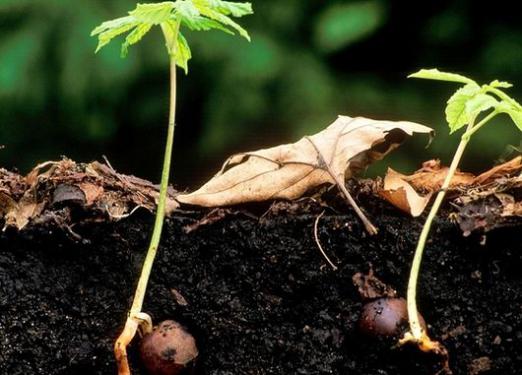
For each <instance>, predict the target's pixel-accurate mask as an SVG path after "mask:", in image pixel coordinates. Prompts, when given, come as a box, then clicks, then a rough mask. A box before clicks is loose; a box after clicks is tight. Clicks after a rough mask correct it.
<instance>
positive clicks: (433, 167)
mask: <svg viewBox="0 0 522 375" xmlns="http://www.w3.org/2000/svg"><path fill="white" fill-rule="evenodd" d="M448 169H449V168H448V167H441V165H440V160H428V161H426V162H424V163H422V168H421V169H419V170H418V171H416V172H415V173H413V174H412V175H410V176H404V177H403V179H404V180H405V181H408V182H409V183H410V184H411V185H412V186H413V187H414V188H415V189H416V190H420V191H426V192H435V191H438V190H439V189H440V188H441V186H442V183H443V182H444V179H445V178H446V175H447V174H448ZM474 179H475V176H474V175H473V174H471V173H464V172H460V171H459V170H457V171H456V172H455V175H454V176H453V178H452V179H451V184H450V187H449V189H450V190H451V189H455V188H456V187H458V186H462V185H470V184H472V183H473V181H474Z"/></svg>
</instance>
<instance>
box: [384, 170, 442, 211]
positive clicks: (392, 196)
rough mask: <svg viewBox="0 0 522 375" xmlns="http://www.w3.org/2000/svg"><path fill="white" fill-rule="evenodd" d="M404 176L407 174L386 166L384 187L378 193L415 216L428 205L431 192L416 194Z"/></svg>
mask: <svg viewBox="0 0 522 375" xmlns="http://www.w3.org/2000/svg"><path fill="white" fill-rule="evenodd" d="M405 177H407V176H405V175H403V174H400V173H398V172H396V171H394V170H393V169H391V168H388V172H386V177H385V178H384V187H383V188H382V190H380V191H379V195H380V196H381V197H383V198H384V199H385V200H387V201H388V202H390V203H391V204H393V205H394V206H395V207H397V208H398V209H400V210H401V211H404V212H406V213H407V214H410V215H411V216H413V217H417V216H419V215H420V214H422V212H423V211H424V209H425V208H426V206H427V205H428V202H429V201H430V198H431V196H432V195H433V192H430V193H428V194H427V195H425V196H422V195H420V194H418V193H417V192H416V191H415V190H414V189H413V187H412V186H411V185H410V183H409V182H407V181H406V179H405Z"/></svg>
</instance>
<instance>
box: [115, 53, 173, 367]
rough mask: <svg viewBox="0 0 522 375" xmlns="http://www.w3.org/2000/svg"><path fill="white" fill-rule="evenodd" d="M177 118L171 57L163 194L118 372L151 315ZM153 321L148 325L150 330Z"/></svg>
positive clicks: (119, 345)
mask: <svg viewBox="0 0 522 375" xmlns="http://www.w3.org/2000/svg"><path fill="white" fill-rule="evenodd" d="M175 119H176V60H175V59H174V57H172V56H171V57H170V110H169V123H168V130H167V142H166V145H165V155H164V159H163V170H162V172H161V184H160V194H159V200H158V207H157V209H156V219H155V221H154V229H153V230H152V237H151V240H150V244H149V248H148V250H147V255H146V256H145V261H144V262H143V267H142V269H141V275H140V278H139V280H138V286H137V287H136V291H135V293H134V300H133V301H132V306H131V309H130V311H129V314H128V316H127V321H126V323H125V327H124V328H123V330H122V332H121V333H120V336H119V337H118V339H117V340H116V342H115V344H114V355H115V357H116V362H117V364H118V374H119V375H129V374H130V367H129V363H128V360H127V345H128V344H129V343H130V342H131V340H132V339H133V338H134V336H135V335H136V331H137V329H138V327H139V325H140V324H141V323H142V322H148V321H150V318H149V317H148V316H146V314H143V313H142V312H141V309H142V307H143V300H144V298H145V292H146V291H147V284H148V282H149V277H150V272H151V270H152V265H153V263H154V258H155V257H156V252H157V251H158V246H159V243H160V239H161V231H162V229H163V221H164V219H165V205H166V202H167V189H168V185H169V174H170V160H171V157H172V146H173V144H174V130H175V126H176V125H175ZM143 316H145V319H144V318H143ZM150 325H151V324H150V323H149V324H148V326H149V327H147V329H148V330H150Z"/></svg>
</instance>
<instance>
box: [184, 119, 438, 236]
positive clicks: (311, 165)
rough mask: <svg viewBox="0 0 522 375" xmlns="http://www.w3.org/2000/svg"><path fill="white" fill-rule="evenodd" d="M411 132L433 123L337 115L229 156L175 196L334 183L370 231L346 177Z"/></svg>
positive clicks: (274, 192)
mask: <svg viewBox="0 0 522 375" xmlns="http://www.w3.org/2000/svg"><path fill="white" fill-rule="evenodd" d="M413 133H424V134H431V133H432V129H431V128H428V127H426V126H424V125H420V124H416V123H413V122H406V121H398V122H394V121H377V120H371V119H367V118H363V117H356V118H351V117H347V116H339V118H338V119H337V120H336V121H334V122H333V123H332V124H331V125H330V126H328V127H327V128H326V129H325V130H323V131H321V132H319V133H317V134H315V135H313V136H305V137H303V138H301V139H300V140H299V141H298V142H296V143H292V144H284V145H280V146H276V147H272V148H268V149H262V150H258V151H252V152H245V153H239V154H236V155H233V156H231V157H230V158H229V159H228V160H227V161H226V162H225V163H224V164H223V167H222V168H221V170H220V171H219V172H218V173H217V174H216V175H215V176H214V177H213V178H212V179H211V180H209V181H208V182H207V183H206V184H204V185H203V186H202V187H201V188H200V189H198V190H197V191H195V192H192V193H190V194H181V195H178V196H177V197H176V199H177V200H178V201H179V202H181V203H185V204H192V205H198V206H204V207H216V206H229V205H234V204H238V203H245V202H259V201H266V200H271V199H297V198H299V197H301V196H302V195H303V194H305V193H306V192H307V191H309V190H310V189H312V188H315V187H317V186H320V185H323V184H336V185H337V186H338V187H339V189H341V191H342V192H343V194H344V195H345V197H346V198H347V200H348V201H349V203H350V204H351V205H352V207H353V208H354V209H355V210H356V212H357V214H358V215H359V217H360V218H361V220H362V221H363V222H364V223H365V225H366V228H367V229H368V231H369V232H370V233H372V234H374V233H375V232H376V229H375V228H374V227H373V226H372V225H371V223H369V221H368V220H367V219H366V218H365V216H364V214H363V213H362V212H361V211H360V210H359V208H358V207H357V205H356V203H355V201H353V199H352V197H351V196H350V193H349V192H348V191H347V190H346V188H345V186H344V182H345V180H346V179H349V178H351V177H352V176H353V175H354V174H356V173H357V172H359V171H361V170H363V169H365V168H366V167H367V166H368V165H369V164H371V163H372V162H374V161H376V160H380V159H382V158H383V157H384V156H385V155H386V154H387V153H389V152H390V151H392V150H393V149H395V148H397V147H398V146H399V145H400V144H401V143H402V142H403V141H404V140H405V138H406V137H407V136H411V135H413Z"/></svg>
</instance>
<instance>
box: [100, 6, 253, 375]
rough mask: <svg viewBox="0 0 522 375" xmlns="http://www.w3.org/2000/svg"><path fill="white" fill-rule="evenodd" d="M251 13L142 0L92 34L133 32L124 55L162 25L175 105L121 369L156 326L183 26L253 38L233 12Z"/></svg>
mask: <svg viewBox="0 0 522 375" xmlns="http://www.w3.org/2000/svg"><path fill="white" fill-rule="evenodd" d="M251 13H252V6H251V4H250V3H235V2H230V1H222V0H176V1H167V2H162V3H151V4H138V5H137V7H136V9H134V10H132V11H130V12H129V14H128V15H127V16H125V17H121V18H117V19H114V20H111V21H106V22H103V23H102V24H101V25H100V26H98V27H96V28H95V29H94V30H93V31H92V33H91V36H97V37H98V47H97V49H96V52H98V51H99V50H100V49H101V48H103V47H104V46H106V45H107V44H108V43H109V42H110V41H111V40H112V39H113V38H115V37H117V36H119V35H122V34H125V33H128V34H127V36H126V38H125V40H124V42H123V44H122V46H121V55H122V57H125V56H126V55H127V52H128V49H129V47H130V46H131V45H133V44H136V43H138V42H139V41H140V40H141V39H142V38H143V37H144V36H145V34H147V33H148V32H149V31H150V30H151V29H152V28H153V27H154V26H159V27H160V28H161V31H162V32H163V37H164V39H165V45H166V48H167V53H168V56H169V62H170V110H169V119H168V131H167V141H166V146H165V155H164V160H163V170H162V173H161V185H160V195H159V200H158V208H157V210H156V219H155V222H154V228H153V231H152V237H151V240H150V245H149V248H148V251H147V255H146V257H145V261H144V263H143V268H142V271H141V276H140V278H139V280H138V285H137V287H136V292H135V295H134V300H133V303H132V306H131V309H130V311H129V314H128V318H127V321H126V323H125V327H124V329H123V331H122V333H121V334H120V336H119V337H118V339H117V341H116V343H115V346H114V353H115V356H116V360H117V362H118V373H119V374H120V375H123V374H130V369H129V364H128V361H127V349H126V348H127V345H128V344H129V342H130V341H131V340H132V338H133V337H134V336H135V334H136V331H137V329H138V327H141V328H142V329H143V330H145V331H150V330H151V326H152V323H151V319H150V317H149V316H148V315H147V314H145V313H143V312H142V311H141V310H142V307H143V299H144V297H145V291H146V289H147V283H148V280H149V276H150V272H151V269H152V264H153V262H154V258H155V256H156V252H157V249H158V246H159V242H160V238H161V231H162V227H163V221H164V217H165V203H166V200H167V186H168V182H169V174H170V160H171V154H172V145H173V141H174V128H175V117H176V67H177V66H179V67H180V68H182V69H183V70H184V71H185V73H187V72H188V61H189V59H190V58H191V57H192V53H191V51H190V48H189V45H188V43H187V40H186V39H185V37H184V36H183V34H182V31H181V30H182V29H183V28H186V29H189V30H194V31H207V30H211V29H217V30H221V31H224V32H226V33H228V34H232V35H233V34H234V33H235V32H237V33H239V35H241V36H242V37H244V38H246V39H247V40H250V37H249V35H248V33H247V31H246V30H245V29H243V28H242V27H241V26H240V25H239V24H237V23H236V22H235V21H234V20H233V19H232V17H242V16H244V15H247V14H251Z"/></svg>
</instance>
